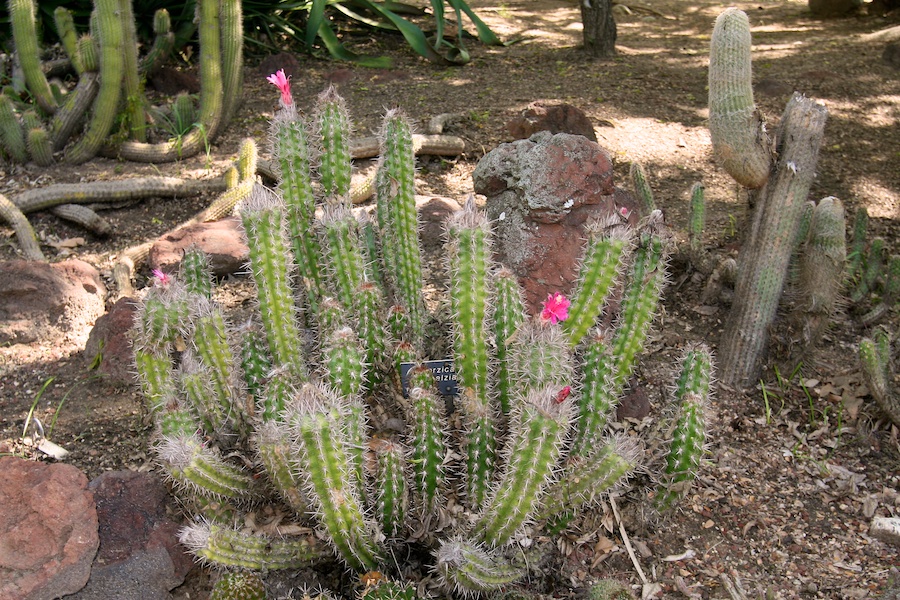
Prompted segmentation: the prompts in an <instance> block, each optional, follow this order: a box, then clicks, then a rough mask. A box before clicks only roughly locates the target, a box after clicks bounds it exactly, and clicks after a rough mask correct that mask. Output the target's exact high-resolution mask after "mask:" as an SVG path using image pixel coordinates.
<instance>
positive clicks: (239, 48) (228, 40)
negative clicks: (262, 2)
mask: <svg viewBox="0 0 900 600" xmlns="http://www.w3.org/2000/svg"><path fill="white" fill-rule="evenodd" d="M219 6H220V7H219V32H220V36H221V38H220V39H221V42H220V43H221V56H222V58H221V68H222V91H223V98H222V116H221V120H220V123H219V127H222V128H224V126H225V125H226V124H227V123H228V122H229V121H231V119H232V117H234V114H235V113H236V112H237V109H238V107H239V106H240V104H241V100H242V98H243V92H244V26H243V13H242V11H241V1H240V0H219ZM213 135H215V133H213Z"/></svg>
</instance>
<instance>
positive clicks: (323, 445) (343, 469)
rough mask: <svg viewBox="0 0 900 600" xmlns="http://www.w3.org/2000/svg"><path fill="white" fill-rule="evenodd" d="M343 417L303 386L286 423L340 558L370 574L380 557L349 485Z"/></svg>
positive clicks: (326, 398)
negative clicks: (291, 432) (291, 426)
mask: <svg viewBox="0 0 900 600" xmlns="http://www.w3.org/2000/svg"><path fill="white" fill-rule="evenodd" d="M345 419H346V415H345V413H344V412H343V411H341V410H340V409H339V402H338V401H337V400H336V399H334V398H332V397H329V396H328V395H327V393H326V392H325V391H324V390H321V389H319V388H316V387H315V386H313V385H312V384H305V385H304V386H303V389H302V390H301V391H300V394H298V397H297V407H296V410H295V412H294V414H293V415H292V416H291V418H290V423H291V424H292V425H293V427H294V430H295V436H296V439H297V443H298V449H299V452H298V462H299V464H300V466H301V469H302V472H303V473H305V474H306V476H307V478H308V482H309V483H308V485H309V497H310V499H311V500H312V501H313V503H314V505H315V509H316V512H317V514H318V516H319V520H320V521H321V522H322V524H323V525H324V527H325V529H326V531H327V532H328V537H329V540H330V541H331V543H332V544H333V545H334V547H335V549H336V550H337V551H338V553H339V554H340V556H341V557H342V558H343V559H344V560H345V561H346V562H347V564H348V565H350V566H351V567H352V568H354V569H374V568H375V567H376V566H377V565H378V561H379V551H378V546H377V544H376V542H375V540H374V536H373V531H372V526H371V524H369V523H367V522H366V520H365V518H364V514H363V507H362V501H361V498H360V497H359V495H358V493H357V489H356V487H357V486H356V485H354V476H353V475H352V473H353V472H354V470H355V469H354V467H353V465H352V462H351V460H352V459H351V456H350V452H349V451H350V446H351V445H350V442H349V440H348V436H347V432H346V429H345V427H344V422H345Z"/></svg>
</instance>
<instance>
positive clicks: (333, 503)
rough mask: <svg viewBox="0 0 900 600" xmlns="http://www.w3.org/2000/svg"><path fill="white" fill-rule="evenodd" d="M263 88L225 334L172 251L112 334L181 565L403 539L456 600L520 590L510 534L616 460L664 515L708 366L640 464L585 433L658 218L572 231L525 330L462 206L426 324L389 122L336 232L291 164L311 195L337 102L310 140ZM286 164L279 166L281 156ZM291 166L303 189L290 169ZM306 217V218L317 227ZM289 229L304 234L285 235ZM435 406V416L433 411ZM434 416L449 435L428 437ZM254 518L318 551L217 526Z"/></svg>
mask: <svg viewBox="0 0 900 600" xmlns="http://www.w3.org/2000/svg"><path fill="white" fill-rule="evenodd" d="M271 80H272V81H273V83H275V84H276V85H277V86H278V87H279V88H280V89H281V92H282V96H281V111H280V113H279V115H278V116H277V117H276V119H275V122H274V125H273V134H272V135H273V138H274V143H273V148H274V149H275V151H276V152H277V153H279V155H278V156H277V157H276V158H277V164H279V165H280V167H281V169H282V173H281V177H282V182H281V184H280V185H279V188H278V193H276V192H272V191H269V190H266V189H263V188H262V187H259V186H258V187H257V188H255V189H254V191H253V192H252V194H251V195H250V198H249V199H248V200H246V201H245V202H244V203H243V204H242V206H241V207H240V213H241V219H242V221H243V225H244V232H245V235H246V238H247V243H248V247H249V249H250V266H251V269H250V270H251V273H252V278H253V281H254V283H255V286H256V300H257V308H258V310H257V311H256V314H255V316H254V317H252V319H251V321H250V322H249V323H245V324H243V325H241V327H239V328H236V327H232V326H231V325H229V324H228V322H227V320H226V319H225V316H224V314H223V311H222V309H221V308H220V307H219V306H217V305H216V303H215V302H214V301H213V300H211V299H210V290H209V288H208V286H207V285H206V284H207V283H208V282H209V281H210V280H211V279H210V277H209V275H208V273H204V272H203V269H204V268H207V267H206V264H207V263H205V262H204V261H203V260H199V259H198V258H197V257H195V256H193V255H192V256H191V260H189V261H187V262H186V263H185V265H184V267H183V273H182V276H181V277H180V278H178V279H187V284H186V283H185V282H183V281H178V280H176V278H173V277H171V276H166V275H163V274H161V273H158V274H157V279H156V281H155V283H154V285H153V286H152V287H151V289H150V290H149V291H148V292H147V294H146V296H145V298H144V301H143V306H142V309H141V312H140V317H139V318H138V327H137V328H136V335H135V355H136V362H137V368H138V372H139V374H140V381H141V387H142V390H143V392H144V394H145V396H146V398H147V402H148V405H149V407H150V410H151V412H152V413H153V416H154V418H155V420H156V422H157V429H158V437H157V440H156V441H155V443H154V447H155V450H156V454H157V457H158V459H159V461H160V463H161V464H162V467H163V469H164V470H165V471H166V473H167V474H168V476H169V477H170V478H171V479H172V481H173V482H174V483H175V484H176V486H175V487H176V490H177V491H178V493H180V494H181V495H182V496H184V498H185V506H187V507H189V509H190V510H192V511H196V514H195V515H194V516H195V519H194V522H195V523H196V524H195V525H191V526H189V527H187V528H185V530H184V531H183V533H182V540H183V542H184V543H185V545H186V546H187V547H188V548H189V549H190V550H191V552H193V553H194V555H195V556H196V557H198V559H200V560H202V561H205V562H207V563H210V564H213V565H216V566H219V567H223V568H225V569H251V570H259V571H269V570H273V569H296V568H301V567H304V566H312V565H316V564H320V563H322V562H324V561H329V560H332V561H333V560H334V559H337V560H339V561H341V562H343V563H344V564H345V565H346V567H348V568H350V569H353V570H356V571H358V572H366V571H384V572H387V573H389V574H391V565H393V564H395V559H394V558H393V557H394V556H397V555H398V554H397V546H398V545H401V544H405V543H407V540H416V543H417V544H424V545H425V546H427V547H429V548H430V550H431V553H432V556H433V563H432V564H433V571H434V573H436V574H437V575H438V576H439V578H440V579H441V580H442V581H443V583H444V584H445V586H446V588H447V589H448V590H450V591H455V592H457V593H459V594H461V595H464V596H469V595H474V594H479V593H483V592H490V591H492V590H495V589H497V588H499V587H502V586H505V585H508V584H510V583H513V582H515V581H517V580H519V579H521V578H522V577H523V576H525V575H526V574H527V561H526V562H522V561H521V560H520V557H519V558H510V557H511V556H512V555H514V554H515V553H511V552H509V549H510V547H514V542H516V540H518V539H519V538H520V536H522V535H524V534H525V533H526V532H527V531H529V528H533V527H538V528H539V527H541V526H543V525H545V524H547V523H549V522H552V523H553V524H554V526H555V527H558V526H561V525H565V523H566V522H568V520H569V519H571V518H572V517H574V516H577V514H578V513H579V512H580V511H584V510H588V509H590V508H591V507H592V506H594V505H596V504H597V503H598V502H599V501H600V499H601V498H602V496H603V494H604V493H606V492H608V491H609V490H611V489H614V488H616V487H617V486H621V485H622V482H624V481H625V480H627V478H628V477H629V476H630V475H631V474H632V473H633V472H634V471H635V469H637V468H638V467H639V466H640V467H641V469H642V470H645V471H649V472H652V471H654V470H655V471H656V472H657V475H658V477H657V480H658V481H659V482H660V483H659V487H658V489H657V490H656V491H655V492H654V493H653V494H651V496H652V497H654V498H655V501H654V507H655V509H657V510H659V511H662V510H666V509H669V508H670V507H671V506H673V505H674V504H675V503H676V501H677V500H678V499H679V498H680V496H682V495H683V494H684V493H685V492H686V490H687V488H688V487H689V485H690V482H691V480H692V479H693V477H694V475H695V474H696V472H697V469H698V468H699V466H700V458H701V455H702V452H703V447H704V441H705V439H706V427H705V422H704V407H705V403H706V400H707V398H708V396H709V390H710V385H709V382H710V378H711V372H712V364H711V363H712V359H711V357H710V353H709V351H708V350H707V349H706V348H705V347H702V346H700V347H696V348H691V349H690V351H689V352H688V353H687V354H686V357H685V360H684V366H683V369H682V374H681V375H680V376H679V377H678V379H677V385H676V393H675V394H674V398H675V401H676V404H677V416H676V417H675V418H673V419H672V422H671V424H670V427H669V431H670V432H671V437H672V439H671V443H670V448H669V452H668V455H667V459H666V461H665V462H664V463H660V464H658V465H655V464H644V456H645V454H650V452H646V453H645V452H644V451H643V449H642V443H641V441H639V440H638V438H637V437H636V436H622V435H612V434H610V433H608V432H607V429H606V423H607V421H608V420H609V416H610V415H611V414H612V413H613V411H614V410H615V408H616V404H617V402H618V399H619V397H620V396H621V395H622V393H623V390H624V387H625V385H626V382H627V381H628V380H629V378H630V377H631V376H632V374H633V373H634V371H635V364H636V361H637V359H638V357H639V356H640V355H641V353H642V351H643V349H644V344H645V342H646V338H647V332H648V330H649V327H650V324H651V322H652V320H653V317H654V315H655V314H656V312H657V308H658V305H659V302H660V297H661V293H662V289H663V285H664V282H665V279H666V256H667V251H668V248H669V239H668V237H667V234H666V230H665V227H664V226H663V224H662V221H661V215H660V213H659V212H658V211H654V212H652V213H651V215H650V216H649V217H648V218H647V219H646V220H645V222H643V223H642V224H641V225H640V226H639V227H637V228H635V229H633V230H632V229H631V228H629V227H628V226H627V225H626V224H625V223H624V222H623V221H622V220H620V219H619V217H618V215H616V216H614V217H613V218H611V219H607V220H604V221H599V222H597V223H594V224H592V225H591V226H590V228H589V236H588V240H587V244H586V249H585V256H586V258H585V260H584V265H583V267H582V273H581V276H580V278H579V283H578V286H577V289H576V290H575V292H574V294H573V297H572V299H571V300H570V299H568V298H566V297H565V296H564V295H562V294H551V295H550V297H548V299H547V302H546V303H545V305H544V307H543V310H542V311H541V313H540V314H538V315H536V316H534V317H533V318H529V317H527V316H526V314H525V312H524V309H523V303H522V299H521V290H520V289H519V287H518V283H517V282H516V280H515V278H514V277H512V276H511V273H510V271H509V270H508V269H505V268H502V267H501V266H499V265H496V264H494V262H493V260H492V257H491V252H490V248H491V236H492V232H491V228H490V225H489V223H488V222H487V220H486V218H485V216H484V215H483V213H482V212H481V211H480V210H479V209H478V207H477V206H476V205H475V203H474V202H473V201H470V202H467V203H466V205H465V208H464V209H463V210H462V211H461V212H460V213H458V214H457V215H455V216H453V217H452V218H451V219H450V221H449V222H448V224H447V235H446V255H447V261H448V266H449V273H450V277H449V290H448V294H447V302H446V303H447V305H448V306H449V307H450V309H451V310H450V313H451V314H450V316H449V321H448V322H446V323H443V322H441V320H440V318H439V317H438V316H437V315H440V314H442V313H441V311H440V310H437V309H438V308H439V307H434V306H431V307H430V308H431V309H432V312H431V313H428V312H427V311H426V303H425V301H424V298H423V296H422V270H421V264H422V257H421V251H420V250H419V245H418V243H417V240H418V237H417V232H418V226H417V223H416V213H415V200H414V196H413V190H412V189H411V187H410V183H411V181H412V180H411V178H410V175H411V173H412V172H413V170H414V165H413V164H412V162H411V161H413V156H414V155H413V153H412V148H411V141H410V137H409V135H408V132H409V126H408V124H407V123H406V122H405V119H404V118H403V116H402V115H401V114H400V113H398V112H396V111H394V112H391V113H389V114H388V115H387V117H386V121H387V122H386V125H385V127H384V135H385V136H386V139H385V140H384V142H383V144H384V148H385V159H384V161H383V163H382V165H381V169H382V172H381V173H379V176H378V186H377V187H378V206H377V216H376V217H375V218H374V219H372V220H363V221H357V219H355V218H354V217H353V216H352V213H351V212H350V211H349V207H348V206H347V205H346V203H345V202H344V198H345V197H346V194H347V191H346V186H345V185H344V184H342V183H338V182H340V181H344V178H343V176H338V175H337V173H344V171H343V170H342V169H338V166H339V165H337V162H336V160H334V157H331V159H329V160H327V161H326V160H323V159H322V158H321V157H319V158H318V159H315V158H313V160H314V161H315V162H317V163H319V164H322V165H326V164H327V165H329V169H330V170H334V173H333V174H332V175H330V177H331V178H332V179H331V180H330V181H331V183H328V184H327V185H325V184H324V183H322V182H316V181H315V177H314V176H313V173H312V172H311V171H310V170H309V165H310V164H313V162H312V160H311V159H310V157H315V153H316V152H328V151H329V150H327V149H328V148H334V150H331V151H333V152H336V153H339V154H341V155H342V156H343V155H344V153H343V151H342V150H341V145H340V144H339V143H335V140H332V142H331V143H328V144H325V143H321V142H320V141H319V140H317V139H316V136H317V135H325V133H324V132H326V131H327V132H329V135H331V136H336V137H337V138H340V137H341V136H342V134H339V132H340V131H342V128H344V129H345V128H346V127H347V125H346V124H347V123H348V122H349V119H348V118H347V116H346V114H342V113H343V111H344V108H343V103H342V102H340V101H339V99H337V97H336V94H334V92H333V91H332V92H329V93H326V94H324V95H323V96H321V97H320V101H322V102H326V103H327V104H328V106H327V107H325V108H323V109H322V110H318V111H316V113H315V114H316V116H317V119H318V123H317V124H316V126H315V127H312V126H310V125H308V124H307V123H306V122H305V121H304V120H303V119H302V117H300V116H299V115H298V114H297V111H296V108H295V107H294V105H293V100H292V97H291V95H290V88H289V82H288V81H287V79H286V78H285V77H283V75H282V76H279V77H273V78H272V79H271ZM331 118H337V121H336V122H335V123H330V122H328V123H326V122H324V121H327V120H328V119H331ZM316 131H318V132H321V133H315V132H316ZM298 132H302V134H299V135H298ZM310 132H312V133H310ZM288 142H290V143H288ZM314 149H315V150H314ZM294 152H298V153H300V155H301V157H300V159H297V157H295V156H293V155H289V154H286V153H294ZM298 165H299V168H301V169H303V170H304V172H302V173H298V172H293V170H294V169H297V168H298ZM295 194H299V195H300V196H302V197H297V196H295ZM311 194H312V195H311ZM310 201H312V202H314V203H315V204H317V205H319V206H321V207H323V210H320V211H319V214H320V215H321V218H316V217H315V214H316V211H315V210H313V208H314V206H315V205H312V206H311V205H309V202H310ZM300 232H303V235H306V236H309V237H310V239H305V240H297V239H296V235H298V233H300ZM370 233H372V234H374V235H370ZM301 242H302V243H301ZM310 242H312V243H310ZM363 257H374V259H375V260H370V259H368V258H366V259H364V258H363ZM376 282H384V286H382V285H380V284H379V283H376ZM617 289H618V290H620V292H618V293H616V294H612V293H611V292H612V291H614V290H617ZM212 296H213V297H214V296H215V294H214V293H213V294H212ZM610 297H615V298H616V302H615V308H614V307H613V306H611V304H610V302H609V301H608V300H609V298H610ZM604 311H606V313H607V314H608V313H610V312H616V313H617V317H616V318H615V319H613V321H612V322H613V323H614V324H615V326H614V327H613V328H611V329H599V328H598V327H597V325H596V323H597V322H598V320H599V318H600V316H601V313H603V312H604ZM604 321H605V322H609V320H608V319H604ZM445 338H446V339H445ZM441 340H443V347H449V348H450V349H451V352H450V355H451V359H450V360H451V361H452V365H453V368H454V369H455V375H454V376H455V384H456V385H455V386H449V387H448V386H447V385H446V384H447V381H445V380H446V379H447V372H448V370H449V369H448V366H447V362H449V361H445V362H444V363H443V366H442V367H441V368H439V369H435V370H432V368H430V367H429V366H428V365H427V364H426V363H425V360H426V359H429V358H434V357H429V356H425V355H424V354H423V352H424V349H425V348H432V347H441V344H436V343H435V342H436V341H441ZM437 358H443V357H437ZM408 363H412V365H410V364H408ZM400 366H402V367H403V370H404V376H403V377H402V378H401V377H400V374H399V370H400V369H399V367H400ZM435 373H437V374H438V375H439V377H440V378H441V379H442V380H444V381H440V382H439V381H438V380H437V378H436V377H435ZM403 382H406V385H404V383H403ZM438 383H441V385H440V386H439V385H438ZM450 389H453V393H454V395H455V402H454V403H453V405H454V406H455V410H454V411H453V412H448V408H447V407H448V404H447V403H446V401H445V398H444V397H442V393H449V392H448V391H447V390H450ZM673 412H674V411H673ZM392 415H393V417H392ZM397 415H399V416H400V417H402V418H401V419H397V418H396V416H397ZM451 419H452V422H454V423H460V424H461V427H462V430H461V431H459V432H452V433H451V429H450V427H449V426H448V423H449V422H451ZM388 422H392V423H396V422H401V423H405V427H402V428H398V427H397V426H396V425H391V426H387V423H388ZM398 429H399V430H398ZM648 429H649V428H648ZM653 445H654V446H657V445H658V440H657V441H654V444H653ZM263 502H269V503H279V504H280V505H281V506H282V510H283V511H287V512H288V513H289V514H292V515H293V518H294V519H296V521H298V522H300V523H302V524H304V525H308V526H310V527H312V528H314V529H315V530H316V531H318V535H316V536H312V535H307V536H283V537H280V538H274V539H271V538H266V537H264V536H258V535H253V534H251V533H248V531H247V530H246V528H245V527H240V526H238V524H239V523H242V522H243V519H242V518H241V515H242V513H243V512H245V511H247V510H249V509H250V508H251V507H252V508H258V507H259V506H260V503H263ZM449 506H452V507H455V508H454V510H447V507H449ZM392 574H394V575H398V573H392ZM228 585H231V586H236V585H237V584H236V583H229V584H228ZM226 587H227V586H226V585H225V584H223V585H222V589H223V590H224V589H226ZM384 589H385V590H392V589H394V588H390V587H386V588H384ZM396 589H397V590H400V592H402V593H401V595H403V596H404V597H412V595H411V590H410V589H409V588H405V587H402V586H399V587H397V588H396ZM222 593H223V594H224V593H225V592H224V591H223V592H222ZM385 593H388V592H387V591H385ZM392 593H393V592H391V594H392ZM398 593H399V592H398ZM389 595H390V594H389ZM221 597H223V598H224V597H226V596H224V595H222V596H221Z"/></svg>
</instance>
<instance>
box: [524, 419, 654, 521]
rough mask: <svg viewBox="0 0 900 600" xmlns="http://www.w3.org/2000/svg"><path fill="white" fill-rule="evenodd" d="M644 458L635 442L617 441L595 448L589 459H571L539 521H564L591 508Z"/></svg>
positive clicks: (548, 499)
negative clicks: (588, 507)
mask: <svg viewBox="0 0 900 600" xmlns="http://www.w3.org/2000/svg"><path fill="white" fill-rule="evenodd" d="M641 454H642V452H641V449H640V448H639V447H638V445H637V444H636V443H635V442H633V441H631V440H629V439H628V438H625V437H615V438H613V439H611V440H608V441H606V442H605V443H602V444H599V445H597V446H595V447H594V449H593V451H592V452H590V453H589V454H587V455H586V456H583V457H582V456H575V457H570V458H569V460H568V462H567V464H566V466H565V468H564V469H563V472H562V474H561V475H560V477H559V481H558V482H557V483H556V484H555V485H554V486H553V488H552V490H551V492H550V493H549V494H548V495H547V497H546V500H545V502H544V504H543V508H542V509H541V511H540V512H539V514H538V518H539V519H559V518H561V517H562V518H565V517H566V516H571V514H572V513H573V512H575V511H578V510H579V509H581V508H582V507H585V506H588V505H590V504H592V503H593V502H595V501H596V500H597V499H598V498H599V497H600V496H601V495H602V494H604V493H605V492H606V491H607V490H609V489H610V488H612V487H613V486H615V485H616V484H617V483H619V482H620V481H622V479H623V478H624V477H626V476H627V475H628V474H629V473H631V472H632V471H634V469H635V468H636V467H637V465H638V464H639V459H640V456H641Z"/></svg>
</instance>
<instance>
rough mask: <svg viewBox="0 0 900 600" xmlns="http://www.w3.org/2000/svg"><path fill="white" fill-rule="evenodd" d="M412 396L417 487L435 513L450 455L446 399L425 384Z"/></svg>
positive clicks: (413, 467) (426, 506) (426, 507)
mask: <svg viewBox="0 0 900 600" xmlns="http://www.w3.org/2000/svg"><path fill="white" fill-rule="evenodd" d="M430 374H431V373H430V371H429V372H428V375H430ZM413 377H414V375H413ZM409 397H410V401H411V404H412V408H411V413H412V414H411V416H410V421H411V423H410V425H411V427H410V436H409V442H408V445H409V447H410V452H411V457H410V463H411V465H410V468H411V470H412V482H413V488H414V490H415V491H416V492H417V494H418V497H419V498H420V499H421V502H422V507H423V509H424V510H425V511H426V512H431V511H432V510H434V509H435V508H436V507H437V503H438V500H439V498H440V492H441V487H442V485H443V484H444V481H445V477H446V474H445V472H444V457H445V455H446V454H447V440H446V434H445V433H444V432H445V431H446V430H447V428H446V426H445V422H444V419H443V417H442V410H441V409H442V404H443V400H441V399H440V398H438V396H437V395H436V394H435V393H434V392H433V391H432V390H430V389H428V388H423V387H413V388H412V389H411V390H410V392H409Z"/></svg>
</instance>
